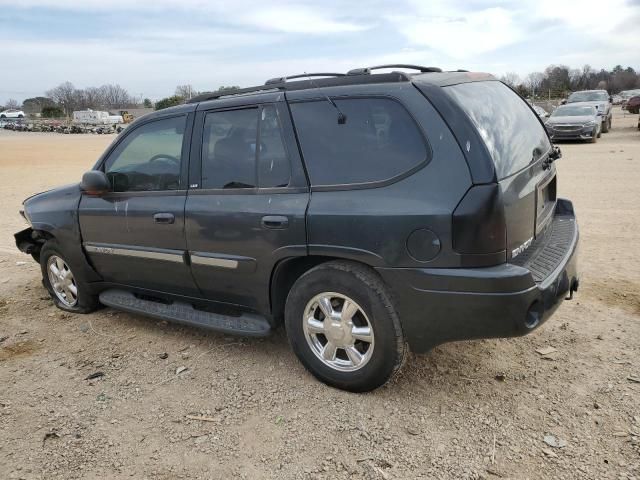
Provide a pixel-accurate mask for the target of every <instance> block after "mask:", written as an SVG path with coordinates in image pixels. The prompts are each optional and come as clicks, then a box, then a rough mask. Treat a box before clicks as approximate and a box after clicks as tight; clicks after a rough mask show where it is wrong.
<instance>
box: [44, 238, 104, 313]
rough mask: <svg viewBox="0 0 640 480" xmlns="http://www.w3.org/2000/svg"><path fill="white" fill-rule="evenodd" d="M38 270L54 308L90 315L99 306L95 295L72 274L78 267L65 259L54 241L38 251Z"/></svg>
mask: <svg viewBox="0 0 640 480" xmlns="http://www.w3.org/2000/svg"><path fill="white" fill-rule="evenodd" d="M40 268H41V270H42V279H43V283H44V286H45V288H46V289H47V291H48V292H49V295H51V298H52V299H53V303H55V305H56V307H58V308H60V309H61V310H66V311H67V312H73V313H90V312H93V311H94V310H96V309H97V308H98V307H99V306H100V303H99V301H98V297H97V295H93V294H91V293H89V288H88V286H87V285H86V284H85V283H83V282H82V281H80V280H78V278H77V276H76V275H75V274H74V271H77V270H78V268H79V267H76V266H74V264H73V262H70V261H68V260H67V259H66V258H65V256H64V255H63V254H62V252H61V249H60V246H59V245H58V242H57V241H56V240H55V239H51V240H48V241H47V243H45V244H44V246H43V247H42V249H41V250H40Z"/></svg>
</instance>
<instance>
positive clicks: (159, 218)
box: [153, 213, 176, 224]
mask: <svg viewBox="0 0 640 480" xmlns="http://www.w3.org/2000/svg"><path fill="white" fill-rule="evenodd" d="M153 221H154V222H156V223H164V224H170V223H173V222H175V221H176V217H175V215H174V214H173V213H156V214H154V215H153Z"/></svg>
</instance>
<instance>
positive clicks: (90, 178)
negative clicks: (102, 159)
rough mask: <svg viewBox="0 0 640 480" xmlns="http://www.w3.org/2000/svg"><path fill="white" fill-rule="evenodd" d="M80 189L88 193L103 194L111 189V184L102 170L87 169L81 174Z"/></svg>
mask: <svg viewBox="0 0 640 480" xmlns="http://www.w3.org/2000/svg"><path fill="white" fill-rule="evenodd" d="M80 190H82V191H83V192H85V193H87V194H89V195H103V194H105V193H107V192H108V191H109V190H111V184H110V183H109V179H108V178H107V176H106V175H105V173H104V172H101V171H100V170H89V171H88V172H86V173H85V174H84V175H82V181H81V182H80Z"/></svg>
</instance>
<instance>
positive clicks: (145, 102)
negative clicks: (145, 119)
mask: <svg viewBox="0 0 640 480" xmlns="http://www.w3.org/2000/svg"><path fill="white" fill-rule="evenodd" d="M142 105H143V106H144V108H153V103H152V102H151V100H150V99H148V98H145V99H144V100H143V101H142Z"/></svg>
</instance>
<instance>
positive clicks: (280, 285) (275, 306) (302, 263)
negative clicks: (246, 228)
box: [269, 255, 382, 326]
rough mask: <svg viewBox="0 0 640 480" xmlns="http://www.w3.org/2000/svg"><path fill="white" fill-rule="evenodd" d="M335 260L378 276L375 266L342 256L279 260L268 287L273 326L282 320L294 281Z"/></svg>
mask: <svg viewBox="0 0 640 480" xmlns="http://www.w3.org/2000/svg"><path fill="white" fill-rule="evenodd" d="M336 260H341V261H346V262H351V263H354V264H359V265H362V266H365V267H368V268H370V269H371V271H373V272H375V274H376V275H379V274H378V273H377V272H376V270H375V269H374V267H375V266H376V265H374V264H370V263H367V262H363V261H360V260H354V259H353V258H348V257H342V256H333V255H306V256H302V257H289V258H285V259H283V260H280V261H279V262H278V263H277V264H276V265H275V266H274V268H273V270H272V272H271V281H270V285H269V300H270V305H271V317H272V322H273V324H274V326H276V325H280V324H281V323H282V322H283V320H284V309H285V304H286V302H287V296H288V295H289V291H290V290H291V287H292V286H293V284H294V283H295V282H296V280H298V278H300V277H301V276H302V275H303V274H304V273H306V272H307V271H309V270H311V269H312V268H314V267H316V266H318V265H321V264H323V263H328V262H331V261H336ZM380 278H381V279H382V277H380Z"/></svg>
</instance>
